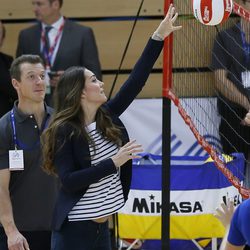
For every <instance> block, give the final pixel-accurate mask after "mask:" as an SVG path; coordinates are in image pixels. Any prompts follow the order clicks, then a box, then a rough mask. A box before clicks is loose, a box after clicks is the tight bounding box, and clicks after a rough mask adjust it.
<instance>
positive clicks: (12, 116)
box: [10, 109, 17, 150]
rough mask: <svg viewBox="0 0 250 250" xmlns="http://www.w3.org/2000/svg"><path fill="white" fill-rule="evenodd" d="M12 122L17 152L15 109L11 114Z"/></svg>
mask: <svg viewBox="0 0 250 250" xmlns="http://www.w3.org/2000/svg"><path fill="white" fill-rule="evenodd" d="M10 121H11V127H12V131H13V139H14V145H15V150H17V136H16V126H15V116H14V110H13V109H12V110H11V112H10Z"/></svg>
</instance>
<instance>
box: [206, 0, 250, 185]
mask: <svg viewBox="0 0 250 250" xmlns="http://www.w3.org/2000/svg"><path fill="white" fill-rule="evenodd" d="M240 4H241V5H242V7H244V9H246V10H248V11H250V1H249V0H241V1H240ZM211 66H212V69H213V70H214V75H215V87H216V89H217V91H218V92H219V98H218V111H219V114H220V115H221V118H222V119H221V123H220V127H219V132H220V139H221V143H222V147H223V152H224V153H226V154H231V153H232V152H242V153H244V155H245V158H246V159H247V160H248V161H249V159H250V150H249V149H250V148H249V142H250V129H249V127H248V126H245V125H246V123H245V122H244V118H245V116H246V114H247V112H248V111H249V109H250V102H249V100H250V22H249V20H246V19H245V18H241V19H240V22H238V23H237V24H235V25H233V26H232V27H230V28H229V29H226V30H223V31H221V32H220V33H219V34H218V35H217V37H216V39H215V41H214V47H213V53H212V65H211ZM245 182H246V183H245V185H246V186H250V164H249V163H248V164H247V167H246V178H245Z"/></svg>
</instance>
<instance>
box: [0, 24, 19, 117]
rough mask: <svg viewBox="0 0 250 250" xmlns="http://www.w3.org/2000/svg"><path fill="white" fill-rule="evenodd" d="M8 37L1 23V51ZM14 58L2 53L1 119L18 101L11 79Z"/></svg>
mask: <svg viewBox="0 0 250 250" xmlns="http://www.w3.org/2000/svg"><path fill="white" fill-rule="evenodd" d="M5 35H6V31H5V27H4V25H3V23H2V21H0V49H1V47H2V45H3V41H4V38H5ZM12 61H13V58H12V57H11V56H9V55H6V54H4V53H2V52H0V117H2V116H3V115H4V114H5V113H7V112H8V111H10V110H11V108H12V106H13V103H14V100H15V99H17V93H16V90H15V89H14V88H13V86H12V84H11V79H10V73H9V68H10V65H11V63H12Z"/></svg>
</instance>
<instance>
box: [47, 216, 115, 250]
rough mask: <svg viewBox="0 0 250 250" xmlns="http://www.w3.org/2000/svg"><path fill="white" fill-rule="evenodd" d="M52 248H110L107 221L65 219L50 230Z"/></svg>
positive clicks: (58, 249)
mask: <svg viewBox="0 0 250 250" xmlns="http://www.w3.org/2000/svg"><path fill="white" fill-rule="evenodd" d="M51 245H52V248H51V249H52V250H111V241H110V234H109V228H108V222H104V223H96V222H94V221H92V220H87V221H71V222H69V221H65V222H64V224H63V225H62V228H61V229H60V231H53V232H52V244H51Z"/></svg>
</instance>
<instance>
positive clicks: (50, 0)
mask: <svg viewBox="0 0 250 250" xmlns="http://www.w3.org/2000/svg"><path fill="white" fill-rule="evenodd" d="M54 1H55V0H49V2H50V3H52V2H54ZM58 2H59V5H60V8H61V7H62V5H63V0H58Z"/></svg>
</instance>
